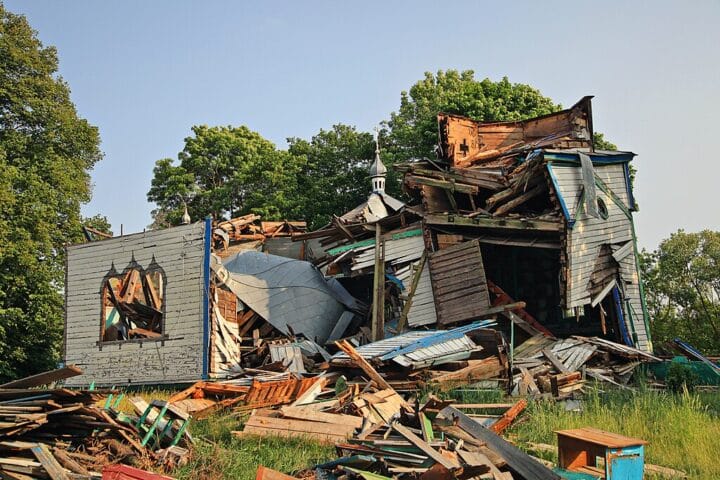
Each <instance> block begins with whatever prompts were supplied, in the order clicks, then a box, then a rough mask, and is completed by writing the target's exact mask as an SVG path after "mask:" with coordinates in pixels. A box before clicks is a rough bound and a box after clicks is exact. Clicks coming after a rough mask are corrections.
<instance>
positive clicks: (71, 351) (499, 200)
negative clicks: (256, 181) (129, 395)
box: [65, 97, 652, 384]
mask: <svg viewBox="0 0 720 480" xmlns="http://www.w3.org/2000/svg"><path fill="white" fill-rule="evenodd" d="M438 131H439V145H438V150H437V152H438V154H437V158H435V159H432V160H423V161H417V162H413V163H409V164H405V165H396V166H395V168H396V169H399V170H400V171H401V172H403V173H404V177H403V185H402V186H403V190H404V192H405V194H406V197H407V200H406V201H400V200H397V199H395V198H393V197H391V196H390V195H388V194H387V193H386V192H385V176H386V169H385V166H384V165H383V164H382V161H381V157H380V151H379V148H378V149H377V150H376V157H375V160H374V162H373V164H372V167H371V170H370V177H371V186H372V192H371V193H370V195H369V197H368V200H367V201H366V202H364V203H363V204H361V205H359V206H357V207H356V208H354V209H353V210H351V211H350V212H347V213H344V214H339V215H338V216H334V217H333V219H332V221H331V223H330V224H328V225H327V226H326V227H324V228H322V229H320V230H317V231H314V232H307V231H305V228H304V224H303V223H302V222H275V223H272V222H260V219H259V218H257V217H255V216H247V217H242V218H240V219H233V220H230V221H226V222H220V223H213V222H212V220H210V219H207V220H205V221H203V222H200V223H195V224H190V225H184V226H180V227H174V228H169V229H167V230H162V231H152V232H144V233H139V234H134V235H126V236H122V237H117V238H112V239H107V240H102V241H97V242H89V243H85V244H81V245H74V246H70V247H68V252H67V253H68V255H67V262H68V266H67V282H66V325H65V361H66V362H67V363H69V364H70V363H72V364H76V365H78V366H81V367H82V368H83V370H84V371H85V375H83V376H80V377H75V378H74V379H72V381H74V382H76V383H77V384H83V383H89V382H91V381H96V382H98V383H103V384H123V383H151V384H157V383H180V382H188V381H193V380H197V379H201V378H213V377H227V376H232V375H233V374H234V373H236V372H238V371H241V370H242V369H243V368H247V367H248V366H252V365H255V364H257V363H258V362H261V363H262V362H266V363H267V362H271V361H274V360H276V359H277V358H281V357H282V345H283V344H284V343H286V342H287V340H286V339H287V338H289V337H292V338H293V339H294V341H297V340H298V339H300V341H302V342H304V345H305V347H304V350H303V352H306V351H307V350H310V351H315V352H321V351H322V355H324V356H326V355H327V352H326V351H325V348H326V347H327V348H329V347H328V346H329V345H332V342H333V341H335V340H338V339H340V338H350V339H351V340H352V341H353V342H354V343H355V344H356V345H361V344H365V343H368V342H370V341H375V340H380V339H382V338H387V337H392V336H394V335H397V334H399V333H402V332H406V331H408V330H424V329H447V328H452V327H456V326H459V325H463V324H466V323H469V322H472V321H475V320H479V319H487V318H496V319H497V328H498V329H500V330H502V331H503V332H504V333H505V338H506V339H507V341H508V342H510V343H511V344H513V343H514V344H517V345H519V344H520V343H521V342H523V341H525V340H527V339H528V338H530V339H532V338H534V337H548V338H555V337H558V338H564V337H568V336H571V335H583V336H597V337H601V338H604V339H606V340H610V341H613V342H617V343H620V344H624V345H627V346H633V347H636V348H638V349H640V350H644V351H648V352H650V351H652V344H651V341H650V337H649V329H648V315H647V309H646V307H645V302H644V295H643V290H642V282H641V279H640V274H639V268H638V252H637V245H636V236H635V229H634V224H633V212H634V211H635V210H636V208H637V207H636V203H635V200H634V197H633V192H632V181H631V174H630V168H629V164H630V162H631V161H632V159H633V157H634V156H635V155H634V154H633V153H631V152H618V151H602V150H598V149H595V148H594V144H593V123H592V109H591V97H585V98H583V99H582V100H581V101H580V102H578V103H577V104H576V105H574V106H573V107H571V108H569V109H567V110H563V111H560V112H556V113H553V114H550V115H546V116H543V117H538V118H533V119H530V120H525V121H519V122H496V123H482V122H476V121H473V120H471V119H468V118H463V117H459V116H455V115H446V114H440V115H438ZM263 345H265V347H266V351H267V359H266V360H262V358H261V357H260V356H259V352H260V350H261V349H262V348H263V347H262V346H263ZM263 358H264V357H263ZM301 363H302V362H301Z"/></svg>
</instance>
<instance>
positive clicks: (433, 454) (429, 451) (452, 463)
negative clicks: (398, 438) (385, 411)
mask: <svg viewBox="0 0 720 480" xmlns="http://www.w3.org/2000/svg"><path fill="white" fill-rule="evenodd" d="M392 428H393V430H395V431H396V432H398V433H399V434H400V435H402V436H403V437H405V438H406V439H407V440H408V441H409V442H410V443H412V444H413V445H415V446H416V447H417V448H419V449H420V451H422V452H423V453H424V454H425V455H427V456H428V457H430V458H431V459H433V460H434V461H435V462H437V463H439V464H440V465H442V466H443V467H445V468H447V469H448V470H453V469H456V468H460V464H459V463H458V462H457V461H456V460H451V459H449V458H446V457H444V456H442V455H441V454H440V452H438V451H437V450H435V449H434V448H432V447H431V446H430V445H428V443H427V442H426V441H425V440H423V439H422V438H420V437H418V436H417V435H415V434H414V433H413V432H411V431H410V430H408V429H407V428H406V427H405V426H403V425H401V424H400V423H399V422H393V423H392Z"/></svg>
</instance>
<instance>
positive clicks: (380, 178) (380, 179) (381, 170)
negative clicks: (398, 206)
mask: <svg viewBox="0 0 720 480" xmlns="http://www.w3.org/2000/svg"><path fill="white" fill-rule="evenodd" d="M373 137H374V140H375V161H374V162H373V164H372V165H371V166H370V181H371V182H372V189H373V192H379V193H383V192H385V175H386V174H387V168H385V165H383V163H382V160H380V128H379V127H375V134H374V135H373Z"/></svg>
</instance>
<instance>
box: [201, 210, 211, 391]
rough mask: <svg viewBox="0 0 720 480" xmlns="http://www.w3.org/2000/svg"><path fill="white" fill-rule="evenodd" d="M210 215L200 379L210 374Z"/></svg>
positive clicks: (204, 273) (207, 220)
mask: <svg viewBox="0 0 720 480" xmlns="http://www.w3.org/2000/svg"><path fill="white" fill-rule="evenodd" d="M211 231H212V217H209V216H208V217H206V218H205V232H204V233H205V242H204V243H205V244H204V257H203V295H202V304H203V335H202V337H203V358H202V362H203V366H202V379H203V380H207V379H208V378H209V376H210V255H211V252H212V233H211Z"/></svg>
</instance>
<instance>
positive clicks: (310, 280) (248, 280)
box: [211, 250, 353, 344]
mask: <svg viewBox="0 0 720 480" xmlns="http://www.w3.org/2000/svg"><path fill="white" fill-rule="evenodd" d="M211 268H212V270H213V271H214V272H215V274H216V275H217V278H218V279H219V280H220V281H221V282H223V283H224V284H225V285H226V286H227V287H228V288H229V289H230V290H231V291H232V292H233V293H234V294H235V295H236V296H237V297H238V298H239V299H240V300H241V301H242V302H243V303H245V304H246V305H247V306H248V307H250V308H251V309H252V310H253V311H255V313H257V314H258V315H259V316H260V317H262V318H263V319H264V320H265V321H267V322H268V323H270V324H271V325H272V326H274V327H275V328H277V329H278V330H280V331H281V332H283V333H286V334H289V333H290V330H289V329H288V326H289V327H290V328H292V330H293V331H294V332H295V333H296V334H301V333H302V334H304V335H305V336H306V337H307V338H309V339H311V340H314V341H316V342H318V343H320V344H322V343H324V342H325V340H326V339H327V337H328V336H329V335H330V332H331V331H332V329H333V328H334V327H335V324H336V323H337V321H338V319H339V318H340V316H341V315H342V314H343V312H345V310H346V307H345V305H343V303H342V301H346V302H348V303H350V300H353V298H352V296H351V295H350V294H349V293H348V292H347V291H344V289H343V288H342V286H341V285H340V284H339V282H334V283H333V284H332V285H328V283H327V281H326V280H325V278H324V277H323V275H322V274H321V273H320V272H319V271H318V270H317V268H315V267H314V266H313V265H312V264H311V263H309V262H305V261H302V260H294V259H290V258H285V257H279V256H276V255H269V254H266V253H261V252H256V251H253V250H248V251H243V252H240V253H238V254H237V255H234V256H232V257H229V258H227V259H226V260H225V261H224V263H221V262H220V259H219V258H218V257H213V261H212V262H211ZM341 300H342V301H341Z"/></svg>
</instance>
